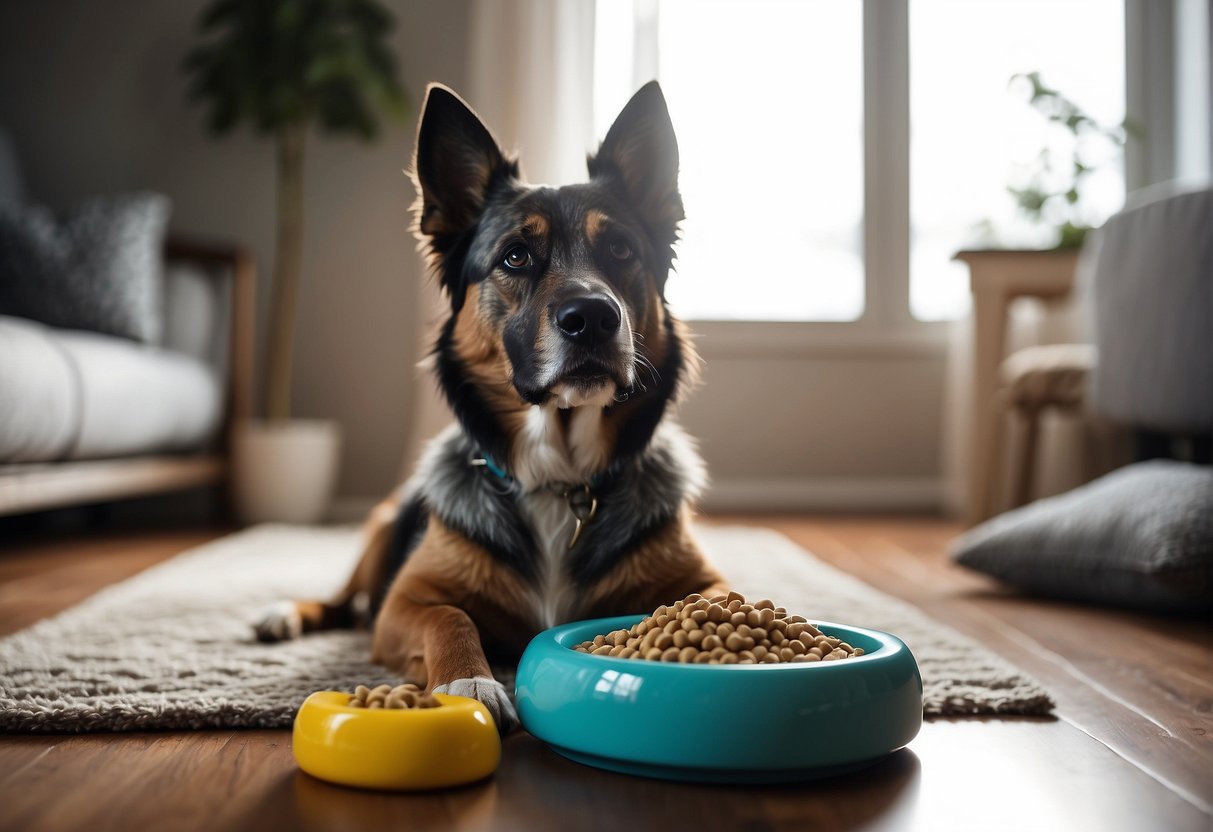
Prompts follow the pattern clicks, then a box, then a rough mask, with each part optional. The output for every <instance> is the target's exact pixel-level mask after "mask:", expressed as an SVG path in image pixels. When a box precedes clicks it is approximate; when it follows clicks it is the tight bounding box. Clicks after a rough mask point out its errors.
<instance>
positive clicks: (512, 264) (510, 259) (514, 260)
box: [501, 246, 531, 271]
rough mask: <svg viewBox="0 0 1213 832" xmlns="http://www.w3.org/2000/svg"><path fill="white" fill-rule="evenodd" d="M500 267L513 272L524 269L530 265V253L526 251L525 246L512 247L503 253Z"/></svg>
mask: <svg viewBox="0 0 1213 832" xmlns="http://www.w3.org/2000/svg"><path fill="white" fill-rule="evenodd" d="M501 265H503V266H505V267H506V268H507V269H512V270H513V271H518V270H519V269H525V268H526V267H527V266H529V265H531V253H530V252H529V251H527V247H526V246H514V247H513V248H511V249H510V250H509V251H507V252H506V253H505V259H504V260H502V261H501Z"/></svg>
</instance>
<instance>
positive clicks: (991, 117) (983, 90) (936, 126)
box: [910, 0, 1125, 320]
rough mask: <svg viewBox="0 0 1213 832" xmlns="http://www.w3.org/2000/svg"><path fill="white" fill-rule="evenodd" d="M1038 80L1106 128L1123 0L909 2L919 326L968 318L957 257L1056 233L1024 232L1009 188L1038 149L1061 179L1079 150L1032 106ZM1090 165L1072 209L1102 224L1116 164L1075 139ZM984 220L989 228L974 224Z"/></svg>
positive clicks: (1051, 240)
mask: <svg viewBox="0 0 1213 832" xmlns="http://www.w3.org/2000/svg"><path fill="white" fill-rule="evenodd" d="M1031 72H1039V73H1040V76H1041V79H1042V81H1043V82H1044V83H1045V84H1046V85H1047V86H1049V87H1051V88H1053V89H1055V90H1058V91H1059V92H1061V93H1062V94H1063V95H1064V96H1065V97H1066V98H1068V99H1070V100H1071V101H1073V102H1074V103H1076V104H1077V105H1078V106H1079V107H1080V108H1081V109H1082V110H1083V111H1084V112H1086V113H1087V114H1088V115H1090V116H1091V117H1092V118H1094V119H1095V121H1097V122H1098V123H1100V124H1102V125H1107V126H1112V125H1117V124H1119V123H1120V122H1121V121H1122V120H1123V119H1124V111H1125V88H1124V78H1125V69H1124V3H1123V0H979V1H976V0H911V4H910V128H911V137H912V139H911V148H910V185H911V191H910V194H911V196H910V222H911V253H910V308H911V311H912V312H913V314H914V316H915V317H917V318H920V319H924V320H943V319H947V318H955V317H958V316H960V315H962V314H964V312H965V311H966V310H967V309H968V304H969V291H968V271H967V269H966V268H965V267H964V265H963V264H959V263H953V262H951V258H952V255H953V254H955V253H956V251H958V250H959V249H961V248H965V247H987V246H998V247H1011V248H1014V247H1030V248H1038V247H1050V246H1052V245H1054V244H1055V243H1056V232H1054V231H1050V230H1049V229H1048V228H1047V227H1042V226H1039V225H1036V224H1034V223H1032V222H1030V221H1028V220H1027V219H1026V218H1025V217H1024V216H1023V215H1022V214H1021V212H1020V211H1019V210H1018V208H1017V207H1016V202H1015V198H1014V197H1013V196H1012V195H1011V193H1010V192H1009V191H1008V186H1009V185H1017V186H1022V185H1023V184H1025V183H1026V182H1027V180H1028V179H1029V178H1030V176H1031V174H1032V171H1033V170H1034V169H1036V164H1037V161H1038V157H1039V154H1040V153H1041V151H1042V149H1045V148H1047V149H1048V151H1049V152H1050V154H1051V158H1052V159H1053V161H1054V163H1056V164H1058V165H1059V166H1060V170H1061V171H1066V173H1065V175H1064V176H1059V177H1057V178H1055V179H1052V181H1051V182H1049V184H1052V185H1056V184H1057V183H1059V182H1062V181H1064V180H1065V179H1066V178H1067V177H1068V176H1069V173H1068V171H1069V169H1070V167H1069V166H1070V164H1071V159H1072V155H1073V152H1074V149H1075V142H1074V139H1073V137H1072V136H1071V134H1070V133H1069V132H1068V131H1067V130H1066V129H1064V128H1062V127H1060V126H1058V125H1050V124H1049V123H1048V122H1047V121H1046V119H1045V118H1044V117H1043V116H1041V115H1040V114H1039V113H1037V112H1036V111H1035V110H1034V109H1033V108H1032V107H1031V106H1030V105H1029V104H1028V103H1027V94H1026V92H1025V90H1026V89H1028V88H1029V85H1028V84H1026V83H1017V84H1011V83H1010V80H1011V78H1012V76H1014V75H1016V74H1020V73H1031ZM1078 150H1079V153H1080V156H1081V158H1082V159H1083V161H1084V162H1085V163H1087V164H1092V165H1095V166H1096V167H1097V168H1098V170H1097V172H1095V173H1093V174H1091V175H1090V176H1089V177H1088V178H1087V179H1086V181H1085V183H1084V184H1083V186H1082V189H1081V201H1080V202H1079V203H1078V205H1077V206H1076V207H1077V208H1078V209H1079V210H1080V211H1081V213H1082V215H1083V217H1084V218H1085V220H1086V221H1087V222H1088V223H1089V224H1090V225H1092V226H1098V225H1099V224H1100V223H1102V222H1103V221H1104V220H1105V219H1107V217H1108V216H1109V215H1111V214H1112V213H1113V212H1115V211H1116V210H1117V209H1118V208H1119V207H1120V206H1121V204H1122V203H1123V202H1124V165H1123V155H1122V154H1121V153H1120V151H1119V149H1117V148H1116V146H1115V145H1114V144H1112V143H1111V142H1107V141H1103V140H1097V139H1090V138H1087V139H1083V140H1082V144H1081V145H1080V146H1079V147H1078ZM987 221H988V225H985V226H984V227H983V224H984V223H986V222H987Z"/></svg>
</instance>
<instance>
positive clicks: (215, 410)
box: [0, 132, 254, 514]
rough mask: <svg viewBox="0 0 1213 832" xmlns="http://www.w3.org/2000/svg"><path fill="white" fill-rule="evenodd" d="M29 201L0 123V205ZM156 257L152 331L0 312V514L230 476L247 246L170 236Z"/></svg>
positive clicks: (243, 406) (242, 380)
mask: <svg viewBox="0 0 1213 832" xmlns="http://www.w3.org/2000/svg"><path fill="white" fill-rule="evenodd" d="M25 205H26V203H25V197H24V193H23V188H22V182H21V177H20V172H19V169H18V167H17V165H16V160H15V154H14V153H13V150H12V146H11V143H10V142H9V141H8V140H7V139H6V138H5V136H4V134H3V133H2V132H0V206H4V207H5V208H6V210H9V211H10V214H9V216H13V213H12V212H13V211H17V210H24V206H25ZM14 206H17V207H14ZM2 242H3V241H2V240H0V243H2ZM161 265H162V268H161V269H158V270H157V272H158V275H159V279H160V280H162V285H161V286H160V287H159V288H160V292H158V295H159V298H158V303H157V306H158V311H157V313H156V314H157V316H158V320H157V321H156V324H157V329H158V330H159V332H158V336H157V337H156V338H155V340H154V343H141V342H140V341H138V340H132V339H131V338H128V337H120V336H117V335H113V334H105V333H102V332H96V331H85V330H83V329H72V328H65V327H62V326H56V325H51V324H48V323H46V322H45V318H44V320H41V321H40V320H33V319H31V318H30V317H20V316H16V315H13V314H0V514H14V513H21V512H29V511H35V510H40V509H46V508H52V507H58V506H64V505H70V504H74V503H95V502H106V501H110V500H114V499H119V498H123V497H129V496H136V495H142V494H147V493H151V492H156V491H164V490H171V489H179V488H187V487H193V486H201V485H222V484H223V483H224V482H225V479H226V476H227V472H228V469H229V465H228V460H229V429H230V425H231V424H232V422H233V420H234V419H237V418H241V417H247V416H248V415H249V414H250V410H251V404H250V399H251V351H252V344H251V339H252V297H253V295H252V292H253V282H254V273H253V264H252V260H251V258H250V257H249V256H248V255H247V254H246V253H244V252H242V251H241V250H239V249H237V248H233V247H220V246H208V245H200V244H196V243H189V242H185V241H182V240H178V239H172V238H170V239H168V240H167V241H166V242H165V243H164V247H163V257H162V259H161ZM0 277H2V276H0ZM10 306H11V304H10ZM4 311H5V310H4V309H0V313H3V312H4Z"/></svg>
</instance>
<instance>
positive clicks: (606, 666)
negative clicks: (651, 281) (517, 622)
mask: <svg viewBox="0 0 1213 832" xmlns="http://www.w3.org/2000/svg"><path fill="white" fill-rule="evenodd" d="M642 617H643V616H638V615H633V616H623V617H619V618H600V619H596V620H593V621H579V622H576V623H573V624H565V625H563V626H560V627H555V628H553V629H550V630H546V631H544V632H542V633H540V634H539V635H537V636H535V638H534V639H533V640H532V641H531V643H530V644H529V645H528V646H527V648H526V651H525V652H524V653H523V655H522V659H521V661H520V662H519V665H518V676H517V689H516V691H515V698H516V703H517V706H518V715H519V717H520V718H521V720H522V724H523V727H525V728H526V729H527V731H529V732H530V733H531V734H532V735H534V736H536V737H538V738H539V739H540V740H542V741H543V742H545V743H547V744H548V745H550V746H551V747H552V748H553V749H554V750H555V751H557V752H558V753H560V754H562V755H564V756H565V757H568V758H569V759H572V760H576V761H577V762H579V763H585V764H586V765H591V766H596V767H598V768H604V769H609V770H611V771H618V772H623V773H626V774H638V775H643V776H648V777H660V778H665V779H670V780H691V781H700V782H732V783H738V782H762V783H772V782H789V781H798V780H809V779H815V778H819V777H828V776H832V775H835V774H841V773H844V772H847V771H852V770H855V769H858V768H862V767H864V766H866V765H869V764H871V763H874V762H876V761H878V760H880V759H881V758H883V757H885V756H886V755H888V754H890V753H892V752H894V751H896V750H897V749H899V748H901V747H902V746H904V745H906V744H907V743H908V742H910V740H912V739H914V737H915V736H916V735H917V734H918V729H919V728H921V727H922V678H921V677H920V676H919V673H918V664H917V663H916V662H915V661H914V657H913V655H911V653H910V650H909V648H907V647H906V646H905V644H904V643H903V642H902V641H901V639H899V638H897V637H896V636H892V635H889V634H888V633H882V632H879V631H877V630H866V629H862V628H859V627H850V626H844V625H842V624H831V623H829V622H814V623H815V624H816V625H817V627H818V628H819V629H821V630H822V632H824V633H825V634H826V635H830V636H835V637H837V638H840V639H842V640H843V641H845V642H847V643H849V644H851V645H852V646H854V647H862V648H863V650H864V655H862V656H857V657H854V658H849V659H844V660H841V661H833V662H815V663H811V664H810V663H798V664H790V663H789V664H758V665H708V664H676V663H667V662H655V661H643V660H635V659H619V658H610V657H605V656H593V655H589V654H587V653H578V652H575V651H574V650H573V649H572V648H573V647H574V646H576V645H578V644H580V643H582V642H583V641H588V640H590V639H592V638H593V637H594V636H596V635H598V634H605V633H608V632H611V631H613V630H618V629H621V628H627V627H631V626H632V625H633V624H635V623H637V622H638V621H640V619H641V618H642Z"/></svg>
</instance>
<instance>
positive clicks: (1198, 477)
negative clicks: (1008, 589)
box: [952, 460, 1213, 614]
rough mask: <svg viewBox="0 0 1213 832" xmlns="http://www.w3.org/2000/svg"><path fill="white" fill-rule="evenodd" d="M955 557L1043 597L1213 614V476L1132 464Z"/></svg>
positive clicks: (1174, 465) (1048, 502)
mask: <svg viewBox="0 0 1213 832" xmlns="http://www.w3.org/2000/svg"><path fill="white" fill-rule="evenodd" d="M952 554H953V557H954V558H955V559H956V560H957V561H958V562H959V563H961V564H963V565H965V566H968V567H970V568H972V569H975V570H977V571H979V572H984V573H986V574H988V575H992V576H994V577H995V578H998V579H1000V580H1003V581H1005V582H1007V583H1009V584H1011V585H1013V586H1016V587H1018V588H1019V589H1022V590H1024V591H1026V592H1030V593H1035V594H1038V595H1044V596H1050V597H1054V598H1062V599H1068V600H1077V601H1089V602H1094V603H1102V604H1113V605H1118V606H1126V607H1133V608H1136V609H1145V610H1152V611H1156V612H1169V613H1185V614H1190V613H1198V614H1199V613H1205V612H1208V611H1209V610H1210V608H1213V468H1211V467H1209V466H1207V465H1193V464H1190V463H1186V462H1173V461H1170V460H1154V461H1151V462H1140V463H1137V464H1135V465H1130V466H1128V467H1126V468H1121V469H1119V470H1117V471H1113V472H1112V473H1111V474H1108V475H1107V476H1104V477H1102V478H1100V479H1098V480H1095V481H1094V482H1091V483H1088V484H1087V485H1084V486H1082V487H1081V488H1076V489H1074V490H1073V491H1070V492H1067V493H1065V494H1061V495H1058V496H1056V497H1050V498H1047V499H1044V500H1038V501H1037V502H1035V503H1032V504H1030V505H1027V506H1024V507H1023V508H1018V509H1015V510H1014V511H1008V512H1007V513H1006V514H1002V515H1000V516H998V517H995V518H993V519H992V520H988V521H987V522H985V523H983V524H981V525H980V526H977V527H976V528H974V529H971V530H970V531H969V532H967V533H966V534H964V535H963V536H962V537H961V538H960V539H959V540H958V541H957V542H956V545H955V546H954V548H953V553H952Z"/></svg>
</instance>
